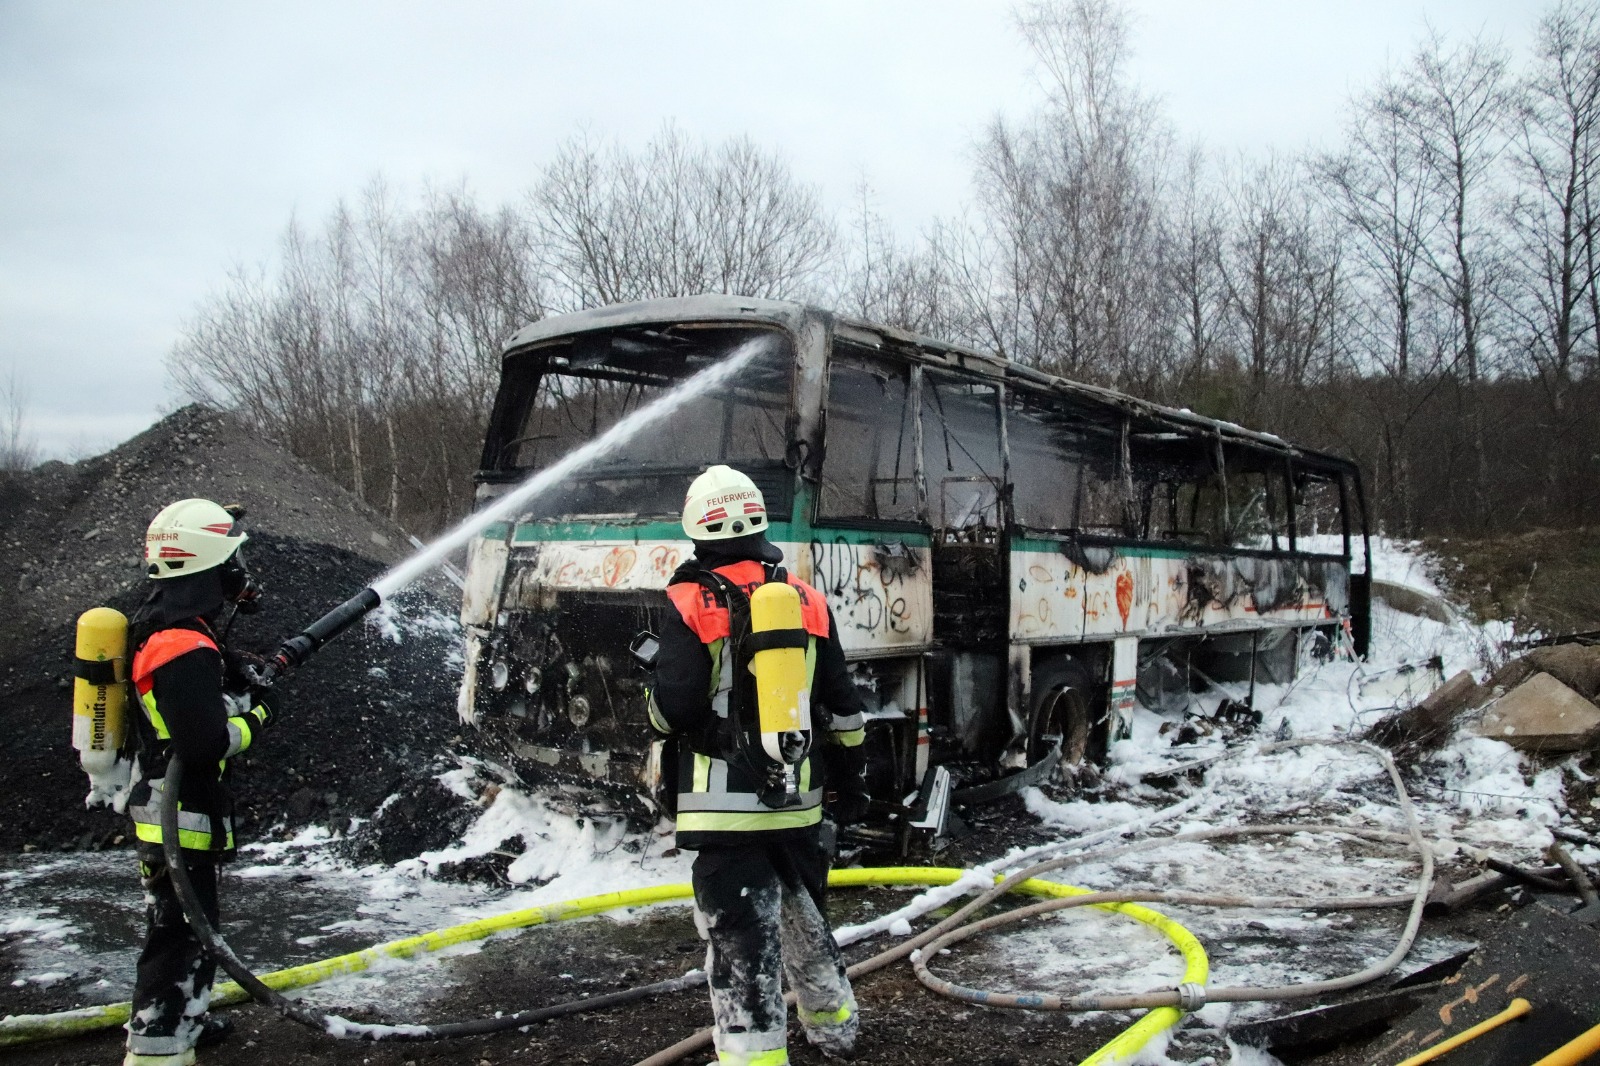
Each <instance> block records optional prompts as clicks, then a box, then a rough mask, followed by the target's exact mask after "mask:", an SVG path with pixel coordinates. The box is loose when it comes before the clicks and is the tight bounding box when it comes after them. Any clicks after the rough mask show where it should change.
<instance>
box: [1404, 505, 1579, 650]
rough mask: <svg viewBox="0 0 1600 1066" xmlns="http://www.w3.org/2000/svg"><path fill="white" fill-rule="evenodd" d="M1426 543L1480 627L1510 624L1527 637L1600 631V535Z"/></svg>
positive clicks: (1543, 533)
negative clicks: (1496, 621) (1485, 622)
mask: <svg viewBox="0 0 1600 1066" xmlns="http://www.w3.org/2000/svg"><path fill="white" fill-rule="evenodd" d="M1426 543H1427V546H1428V549H1429V550H1430V551H1432V552H1433V553H1434V554H1435V555H1436V556H1437V557H1438V558H1439V559H1440V560H1441V570H1442V573H1441V575H1440V576H1441V578H1442V580H1443V581H1444V582H1445V584H1446V585H1447V586H1448V588H1449V589H1450V591H1451V593H1452V594H1453V595H1454V596H1455V597H1457V598H1459V599H1460V600H1461V601H1462V602H1464V603H1466V604H1467V605H1468V606H1469V607H1470V608H1471V609H1472V612H1473V614H1475V615H1476V616H1477V617H1478V618H1479V619H1491V618H1504V619H1510V620H1512V621H1514V622H1516V624H1517V629H1518V630H1519V631H1520V632H1524V633H1527V632H1532V631H1534V630H1537V631H1539V632H1542V633H1545V634H1547V635H1553V634H1558V633H1575V632H1589V631H1592V630H1600V529H1561V530H1556V529H1535V530H1530V531H1528V532H1526V533H1512V534H1506V535H1503V536H1498V537H1485V538H1471V537H1449V538H1442V537H1441V538H1430V539H1429V540H1428V541H1427V542H1426Z"/></svg>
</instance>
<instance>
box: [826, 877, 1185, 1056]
mask: <svg viewBox="0 0 1600 1066" xmlns="http://www.w3.org/2000/svg"><path fill="white" fill-rule="evenodd" d="M966 873H967V871H965V870H955V869H951V868H948V867H926V866H885V867H878V868H874V869H852V870H835V871H833V873H832V874H830V875H829V877H828V883H829V884H830V885H835V886H839V887H844V886H847V885H849V886H853V885H907V884H916V885H948V884H950V883H951V882H953V881H955V880H957V879H958V878H960V877H962V876H964V875H965V874H966ZM995 880H997V881H998V880H1000V878H998V877H997V878H995ZM1015 891H1017V892H1021V893H1024V894H1026V895H1030V896H1052V897H1062V896H1083V895H1087V894H1088V893H1089V892H1091V891H1093V890H1092V889H1087V888H1078V887H1077V886H1075V885H1062V884H1057V883H1056V882H1054V881H1041V880H1040V879H1039V878H1037V877H1035V878H1030V879H1029V880H1027V881H1024V882H1022V883H1021V884H1019V885H1017V886H1016V888H1015ZM1093 906H1094V907H1096V908H1098V909H1099V910H1104V911H1116V912H1117V913H1119V914H1124V915H1126V916H1128V917H1129V918H1132V919H1134V920H1135V921H1138V922H1142V923H1144V924H1145V925H1148V926H1150V927H1152V928H1154V929H1156V930H1158V931H1159V932H1161V933H1162V934H1164V935H1165V936H1166V938H1167V939H1168V940H1170V941H1172V945H1173V947H1175V948H1177V949H1178V953H1179V954H1180V955H1182V956H1183V962H1184V970H1183V977H1182V978H1180V983H1184V984H1187V983H1190V982H1193V983H1194V984H1198V985H1204V984H1205V982H1206V979H1207V978H1208V977H1210V976H1211V961H1210V959H1208V958H1207V957H1206V952H1205V948H1204V947H1202V946H1201V944H1200V941H1198V940H1196V939H1195V937H1194V934H1192V933H1190V932H1189V930H1187V929H1185V928H1184V927H1183V926H1181V925H1179V924H1178V923H1177V922H1175V921H1173V920H1172V919H1171V918H1168V917H1167V916H1166V915H1164V914H1161V913H1159V912H1157V911H1153V910H1150V909H1149V908H1148V907H1141V906H1140V905H1139V904H1137V903H1096V904H1093ZM1182 1020H1183V1011H1181V1010H1179V1009H1178V1008H1177V1007H1156V1008H1155V1009H1154V1010H1150V1011H1146V1012H1145V1014H1144V1015H1143V1016H1142V1017H1141V1018H1140V1019H1139V1020H1138V1021H1136V1022H1134V1023H1133V1024H1132V1025H1131V1026H1129V1027H1128V1028H1126V1029H1124V1030H1123V1031H1122V1032H1120V1033H1118V1034H1117V1035H1116V1036H1114V1037H1112V1039H1111V1040H1110V1041H1108V1042H1107V1043H1106V1044H1105V1045H1104V1046H1103V1047H1101V1048H1099V1049H1098V1050H1097V1051H1095V1053H1094V1054H1093V1055H1090V1056H1089V1057H1088V1058H1086V1059H1084V1060H1083V1061H1082V1062H1081V1063H1079V1064H1078V1066H1113V1064H1115V1063H1118V1062H1124V1061H1126V1060H1127V1059H1130V1058H1132V1057H1133V1056H1134V1055H1135V1054H1137V1053H1138V1052H1139V1051H1140V1050H1141V1049H1142V1048H1143V1047H1144V1046H1145V1045H1146V1044H1148V1043H1149V1042H1150V1040H1151V1039H1152V1038H1153V1037H1155V1036H1156V1034H1158V1033H1162V1032H1165V1031H1166V1030H1168V1029H1170V1028H1172V1027H1173V1026H1175V1025H1177V1024H1178V1023H1179V1022H1180V1021H1182Z"/></svg>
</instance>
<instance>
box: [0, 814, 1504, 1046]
mask: <svg viewBox="0 0 1600 1066" xmlns="http://www.w3.org/2000/svg"><path fill="white" fill-rule="evenodd" d="M977 830H978V831H977V832H976V833H974V834H973V836H972V837H969V838H967V839H966V840H964V841H961V842H958V843H957V844H956V845H954V846H952V847H951V848H948V849H946V850H945V851H944V852H943V853H942V854H940V855H939V856H937V857H935V858H936V861H937V862H938V863H939V864H940V865H946V864H948V865H964V864H967V863H970V862H972V861H975V860H977V859H979V858H982V857H988V856H992V854H993V853H994V852H995V851H997V850H1001V851H1003V850H1005V849H1006V848H1007V847H1010V846H1012V845H1017V844H1022V843H1027V842H1030V841H1031V840H1032V837H1033V834H1034V833H1035V832H1037V829H1036V823H1035V822H1034V821H1033V819H1032V818H1031V817H1029V816H1026V815H1025V814H1024V813H1023V812H1022V811H1021V809H1020V805H1015V804H1013V805H1010V806H1007V805H1005V804H1001V805H998V806H997V807H996V808H995V809H994V810H993V811H991V812H988V813H986V814H985V815H984V816H983V820H982V822H981V824H979V825H978V826H977ZM1458 876H1464V875H1461V874H1458ZM900 902H901V900H900V899H898V898H896V899H892V900H886V899H885V898H884V897H883V896H882V895H881V894H877V895H874V894H873V893H871V892H864V891H836V892H835V893H834V894H833V896H832V899H831V903H830V916H831V918H832V919H833V921H834V924H835V925H842V924H845V923H848V922H857V921H861V920H864V919H866V918H868V917H870V916H871V915H872V914H874V913H881V912H882V910H884V909H888V908H892V907H894V906H898V905H899V903H900ZM1515 914H1516V910H1515V908H1513V907H1511V906H1510V905H1507V904H1505V903H1504V902H1503V901H1502V900H1500V899H1491V900H1489V901H1487V902H1486V903H1485V904H1484V905H1483V906H1480V907H1476V908H1472V909H1463V910H1459V911H1457V912H1455V913H1454V914H1451V915H1448V916H1445V917H1442V918H1439V919H1434V920H1430V921H1429V922H1428V923H1427V924H1426V926H1425V929H1424V936H1425V937H1440V938H1444V939H1447V940H1452V941H1459V940H1469V941H1476V940H1479V939H1481V938H1483V937H1486V936H1488V935H1490V934H1491V933H1492V931H1493V930H1494V929H1495V928H1497V927H1499V926H1500V925H1503V924H1504V923H1505V922H1506V921H1508V920H1510V919H1512V918H1514V917H1515ZM1001 935H1003V934H1001ZM976 943H977V942H974V945H976ZM882 946H883V944H882V942H881V941H870V942H867V943H864V944H860V945H856V946H854V947H852V948H850V949H848V950H847V952H846V954H847V957H848V958H849V959H850V961H852V962H854V961H858V960H860V959H862V958H865V957H867V956H868V955H870V954H872V953H874V952H876V951H878V950H881V948H882ZM971 950H977V948H976V947H973V948H972V949H971ZM1288 950H1292V949H1288ZM968 951H969V949H968V948H967V947H964V946H957V947H956V948H955V949H954V952H953V954H952V956H951V957H949V958H946V959H943V960H942V962H941V966H940V970H941V972H943V973H944V974H945V975H946V976H952V977H956V978H958V979H959V978H960V977H961V976H962V971H961V967H962V966H963V959H964V958H965V957H966V953H967V952H968ZM703 952H704V946H703V943H702V942H701V941H700V940H699V939H698V938H697V937H696V935H695V933H694V929H693V926H692V924H691V922H690V921H689V917H688V914H687V912H686V911H685V910H684V909H681V908H664V909H659V910H657V911H653V912H651V913H650V914H649V915H647V916H645V917H643V918H641V919H638V920H636V921H633V922H630V923H628V924H626V925H619V924H616V923H614V922H611V921H610V920H608V919H605V918H598V919H590V920H585V921H580V922H574V923H561V924H557V925H552V926H543V927H536V928H532V929H528V930H525V931H523V932H521V933H520V934H517V935H512V936H506V937H499V938H495V939H493V940H491V941H490V942H488V943H487V944H486V945H485V946H484V948H483V950H482V951H480V952H478V953H476V954H470V955H463V956H460V957H457V958H454V959H452V960H450V961H449V963H448V966H449V970H448V973H449V986H448V989H447V990H446V991H445V992H444V993H443V994H441V995H439V996H438V997H437V998H435V999H434V1000H433V1001H432V1002H431V1003H430V1004H429V1005H428V1006H427V1007H426V1008H423V1009H422V1010H421V1011H420V1013H419V1012H413V1011H410V1010H396V1011H394V1012H392V1013H389V1014H387V1016H384V1017H378V1016H376V1015H374V1014H373V1013H372V1012H370V1011H366V1010H351V1009H345V1010H340V1009H339V1008H338V1006H337V1004H334V1005H333V1006H332V1008H331V1009H333V1010H336V1011H338V1012H339V1013H341V1014H343V1015H344V1016H346V1017H349V1018H350V1019H351V1020H355V1021H369V1022H378V1021H384V1022H402V1021H407V1022H409V1021H443V1020H458V1019H464V1018H476V1017H484V1016H489V1015H492V1014H494V1013H495V1012H497V1011H506V1012H510V1011H514V1010H518V1009H526V1008H528V1007H532V1006H540V1005H545V1004H550V1003H555V1002H565V1001H568V1000H571V999H574V998H583V997H585V996H588V995H597V994H601V993H605V992H609V991H612V990H615V989H619V988H624V987H631V986H634V985H639V984H645V983H649V982H653V981H658V980H663V979H666V978H669V977H675V976H677V975H679V974H681V973H683V972H684V971H685V970H687V969H689V968H692V967H696V966H699V965H701V964H702V959H703ZM1408 969H1410V967H1402V971H1401V972H1406V971H1407V970H1408ZM1387 983H1388V982H1380V983H1379V984H1378V985H1377V986H1369V987H1368V988H1366V989H1363V990H1361V991H1360V992H1359V993H1352V994H1349V995H1347V996H1345V997H1343V998H1346V999H1348V998H1353V997H1354V996H1355V995H1359V994H1365V993H1370V992H1371V991H1373V989H1374V988H1382V987H1383V986H1384V985H1385V984H1387ZM855 985H856V989H857V994H858V998H859V1001H860V1005H861V1008H862V1011H861V1025H862V1029H861V1039H860V1044H859V1048H858V1050H859V1061H862V1062H870V1063H875V1064H884V1066H930V1064H952V1066H954V1064H960V1066H1055V1064H1063V1066H1065V1064H1072V1063H1077V1062H1079V1061H1081V1060H1082V1059H1083V1058H1084V1057H1085V1056H1087V1055H1088V1054H1089V1053H1091V1052H1092V1051H1093V1050H1094V1049H1095V1048H1097V1047H1099V1046H1101V1045H1102V1044H1104V1043H1105V1042H1106V1041H1107V1040H1109V1039H1110V1038H1112V1037H1113V1036H1114V1035H1116V1033H1117V1032H1119V1031H1121V1030H1122V1029H1123V1028H1125V1027H1126V1026H1127V1025H1128V1024H1129V1022H1130V1020H1131V1019H1130V1017H1129V1016H1127V1015H1116V1014H1113V1015H1102V1014H1096V1015H1086V1016H1085V1015H1079V1016H1072V1015H1065V1014H1059V1013H1051V1012H1037V1011H1001V1010H986V1009H983V1008H976V1007H967V1006H963V1005H960V1004H956V1003H952V1002H950V1001H947V1000H944V999H941V998H939V997H937V996H934V995H933V994H932V993H930V992H928V991H927V990H926V989H924V988H923V987H922V986H921V984H919V983H918V982H917V980H916V978H915V976H914V974H913V973H912V971H911V969H910V967H909V966H908V965H907V964H906V963H904V962H898V963H895V964H893V965H892V966H891V967H889V968H887V969H884V970H880V971H878V972H877V973H874V974H870V975H866V976H863V977H861V978H859V979H857V981H856V982H855ZM1041 990H1043V991H1057V989H1041ZM1059 991H1065V990H1059ZM1076 991H1082V989H1076ZM50 994H51V993H50V992H49V991H48V990H40V991H39V992H37V993H34V994H33V996H32V997H30V998H37V999H38V1000H39V1002H31V1003H30V1004H29V1008H30V1009H33V1010H46V1009H51V1007H50V1005H49V1004H48V1003H47V1002H46V1001H47V1000H48V998H49V996H50ZM56 994H57V995H59V994H60V993H59V992H58V993H56ZM1332 998H1334V999H1336V998H1339V997H1332ZM1328 1001H1331V1000H1321V1001H1310V1002H1328ZM1305 1005H1309V1004H1301V1003H1295V1004H1285V1005H1282V1006H1281V1007H1278V1008H1275V1009H1274V1010H1273V1012H1272V1013H1274V1014H1278V1013H1288V1012H1289V1011H1291V1010H1296V1009H1300V1008H1301V1007H1302V1006H1305ZM227 1014H228V1015H229V1016H230V1017H232V1018H233V1019H234V1020H235V1023H236V1025H237V1027H238V1028H237V1031H236V1033H235V1035H234V1037H233V1038H232V1039H231V1040H230V1041H229V1042H227V1043H225V1044H223V1045H220V1046H218V1047H216V1048H213V1049H209V1050H207V1051H203V1052H202V1053H201V1056H200V1061H201V1062H202V1063H213V1064H218V1063H228V1064H236V1066H268V1064H277V1063H283V1062H294V1063H305V1064H313V1066H335V1064H345V1063H354V1062H360V1063H362V1064H371V1066H408V1064H411V1066H423V1064H444V1063H468V1064H475V1066H482V1064H485V1063H487V1064H491V1066H498V1064H501V1063H517V1064H527V1066H576V1064H585V1066H588V1064H593V1066H602V1064H604V1066H628V1064H630V1063H634V1062H637V1061H639V1060H641V1059H643V1058H645V1057H646V1056H648V1055H651V1054H654V1053H655V1052H657V1051H659V1050H661V1049H662V1048H665V1047H667V1046H669V1045H671V1044H673V1043H675V1042H677V1041H678V1040H680V1039H681V1038H683V1037H685V1036H688V1035H690V1034H691V1033H692V1032H694V1031H695V1030H697V1029H698V1028H701V1027H703V1026H705V1025H707V1024H709V1022H710V1010H709V1005H708V1003H707V1000H706V994H705V992H704V990H703V989H694V990H690V991H685V992H679V993H674V994H671V995H668V996H663V997H660V998H658V999H655V1000H651V1001H646V1002H641V1003H636V1004H632V1005H628V1006H624V1007H620V1008H615V1009H612V1010H608V1011H604V1012H597V1013H594V1014H588V1015H579V1016H575V1017H570V1018H564V1019H557V1020H554V1021H550V1022H545V1023H540V1024H536V1025H533V1026H530V1027H528V1028H527V1029H526V1030H513V1031H509V1032H505V1033H500V1034H495V1035H491V1036H485V1037H474V1038H468V1039H463V1040H454V1041H449V1042H437V1043H380V1044H353V1043H346V1042H336V1041H334V1040H331V1039H330V1038H328V1037H326V1036H324V1035H322V1034H319V1033H316V1032H313V1031H311V1030H308V1029H305V1028H303V1027H301V1026H300V1025H298V1024H296V1023H293V1022H289V1021H286V1020H283V1019H281V1018H280V1017H278V1016H277V1015H276V1014H275V1013H273V1012H272V1011H271V1010H270V1009H269V1008H265V1007H261V1006H259V1005H255V1004H251V1005H248V1006H242V1007H234V1008H228V1010H227ZM790 1041H791V1043H790V1051H791V1060H792V1061H793V1062H795V1063H796V1064H797V1066H820V1064H821V1063H823V1062H825V1061H827V1060H825V1059H824V1058H823V1057H822V1056H821V1055H820V1054H819V1053H817V1052H815V1051H814V1050H813V1049H811V1048H809V1047H807V1046H806V1045H805V1043H804V1038H803V1035H802V1034H801V1032H800V1030H799V1028H798V1026H797V1025H796V1024H794V1023H793V1021H792V1014H791V1031H790ZM1379 1043H1381V1038H1378V1037H1375V1038H1373V1040H1372V1041H1371V1042H1370V1046H1372V1047H1377V1046H1378V1045H1379ZM1362 1046H1367V1045H1366V1044H1361V1045H1357V1046H1356V1048H1354V1049H1352V1048H1346V1049H1344V1056H1345V1057H1344V1058H1342V1059H1341V1060H1340V1061H1341V1062H1349V1063H1354V1062H1361V1061H1365V1060H1364V1059H1362V1058H1361V1055H1360V1051H1359V1048H1360V1047H1362ZM120 1047H121V1033H120V1030H110V1031H106V1032H103V1033H101V1034H98V1035H95V1036H90V1037H82V1038H77V1039H73V1040H66V1041H59V1042H54V1043H49V1044H40V1045H34V1046H28V1047H23V1048H17V1049H13V1050H10V1051H9V1052H8V1053H6V1054H5V1055H4V1059H5V1061H6V1062H8V1063H15V1064H16V1066H91V1064H109V1063H114V1062H116V1061H118V1055H119V1054H120ZM1168 1053H1169V1054H1171V1055H1174V1056H1176V1057H1177V1058H1179V1059H1180V1060H1183V1061H1198V1062H1204V1061H1206V1056H1207V1055H1211V1056H1216V1059H1215V1061H1224V1062H1225V1061H1227V1058H1228V1050H1227V1048H1226V1045H1225V1044H1224V1043H1223V1041H1222V1040H1221V1038H1220V1037H1219V1036H1218V1035H1217V1034H1216V1032H1215V1031H1214V1030H1207V1029H1204V1028H1203V1027H1198V1026H1195V1025H1193V1024H1192V1023H1191V1025H1190V1026H1189V1027H1188V1028H1187V1029H1184V1030H1180V1031H1179V1032H1178V1033H1177V1034H1176V1036H1175V1037H1174V1043H1173V1045H1172V1046H1171V1047H1170V1048H1169V1052H1168ZM1352 1056H1353V1057H1352ZM708 1059H709V1054H708V1053H702V1054H697V1055H694V1056H690V1057H688V1058H686V1059H685V1060H683V1061H685V1062H689V1063H701V1062H706V1061H708Z"/></svg>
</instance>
